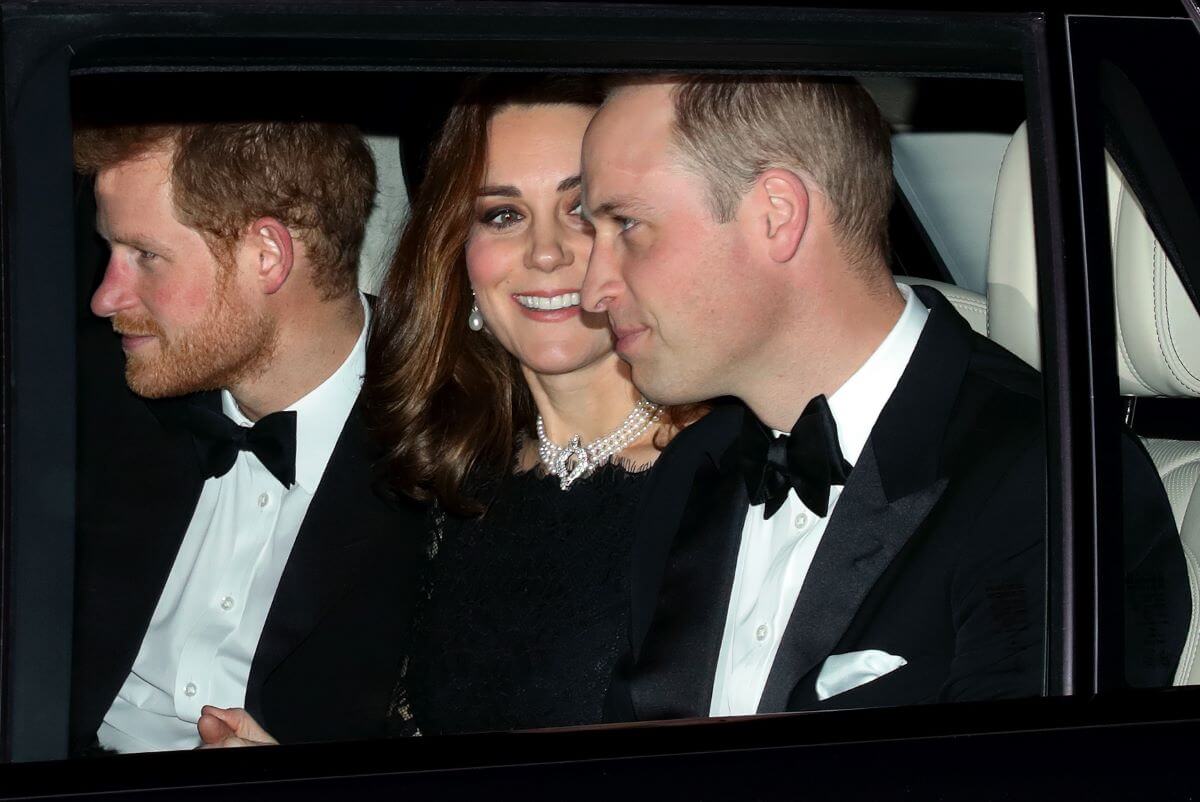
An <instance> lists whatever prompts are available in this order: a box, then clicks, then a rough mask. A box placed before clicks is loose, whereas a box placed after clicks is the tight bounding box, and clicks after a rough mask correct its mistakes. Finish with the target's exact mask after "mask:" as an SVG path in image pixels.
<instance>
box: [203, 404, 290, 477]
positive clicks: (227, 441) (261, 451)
mask: <svg viewBox="0 0 1200 802" xmlns="http://www.w3.org/2000/svg"><path fill="white" fill-rule="evenodd" d="M181 423H182V424H183V425H184V426H185V427H186V428H187V429H188V430H189V431H191V433H192V436H193V439H195V441H196V451H197V452H198V453H199V455H200V465H201V467H202V468H203V469H204V471H205V476H224V475H225V474H227V473H229V470H230V468H232V467H233V463H234V462H236V461H237V455H238V452H239V451H249V452H250V453H252V454H253V455H254V456H256V457H258V460H259V462H261V463H262V464H263V467H265V468H266V469H267V470H268V471H270V472H271V473H272V475H274V476H275V478H276V479H278V480H279V482H280V483H281V484H282V485H283V486H284V487H291V486H292V485H293V484H295V482H296V413H295V412H272V413H271V414H270V415H267V416H265V417H263V418H260V419H259V420H258V421H257V422H256V423H255V424H254V425H253V426H239V425H237V424H236V423H234V422H233V421H232V420H230V419H229V418H228V417H227V416H226V415H225V414H224V413H222V412H221V411H220V410H215V409H206V408H205V407H202V406H200V405H198V404H189V405H188V406H187V411H186V413H185V414H184V415H183V416H182V420H181Z"/></svg>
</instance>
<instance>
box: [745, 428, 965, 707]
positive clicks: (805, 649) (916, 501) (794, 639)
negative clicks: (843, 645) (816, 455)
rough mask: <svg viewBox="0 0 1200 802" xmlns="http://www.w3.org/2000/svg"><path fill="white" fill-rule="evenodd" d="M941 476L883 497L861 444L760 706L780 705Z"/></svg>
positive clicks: (838, 632) (842, 626)
mask: <svg viewBox="0 0 1200 802" xmlns="http://www.w3.org/2000/svg"><path fill="white" fill-rule="evenodd" d="M945 488H946V480H945V479H938V480H936V481H935V482H933V483H932V484H930V485H928V486H926V487H924V488H922V489H920V490H918V491H916V492H914V493H911V494H909V495H907V496H904V497H902V498H899V499H896V500H895V501H892V502H889V501H888V499H887V496H886V495H885V494H884V491H883V484H882V482H881V480H880V476H879V469H878V465H877V464H876V462H875V454H874V450H873V449H872V447H871V445H870V444H868V445H867V446H866V448H864V449H863V452H862V454H861V455H860V457H859V464H858V465H856V466H855V467H854V471H853V472H852V473H851V475H850V479H849V480H848V482H847V484H846V488H845V491H844V492H843V493H842V495H841V498H840V499H839V500H838V503H837V506H836V507H835V508H834V511H833V517H832V518H830V520H829V525H828V527H827V528H826V530H825V534H824V536H823V537H822V538H821V545H820V547H819V548H818V549H817V553H816V556H815V557H814V558H813V562H812V566H811V567H810V568H809V571H808V575H807V576H806V577H805V580H804V586H803V587H802V588H801V591H800V595H799V597H798V598H797V599H796V606H795V607H794V608H793V610H792V615H791V618H790V619H789V620H788V625H787V629H786V630H785V631H784V635H783V641H782V642H781V643H780V646H779V652H778V653H777V654H776V656H775V662H774V664H773V665H772V668H771V673H770V675H769V676H768V677H767V684H766V687H765V688H764V689H763V695H762V699H761V700H760V701H759V705H758V712H759V713H778V712H782V711H784V710H786V709H787V703H788V698H789V696H791V693H792V689H793V688H794V687H795V686H796V684H797V683H798V682H799V681H800V679H801V678H802V677H804V675H805V674H807V673H808V672H809V671H811V670H812V669H813V668H814V667H815V666H816V665H818V664H819V663H820V662H822V661H824V659H825V658H826V657H828V656H829V654H830V653H831V652H832V650H833V648H834V646H835V645H836V644H837V642H838V641H839V640H840V639H841V637H842V634H843V633H844V632H845V631H846V629H847V627H849V626H850V621H851V620H852V619H853V618H854V614H855V613H856V612H857V611H858V608H859V606H860V605H861V604H862V601H863V599H864V598H865V597H866V595H867V593H868V592H870V590H871V588H872V587H873V586H874V585H875V582H876V580H878V579H879V576H880V574H882V573H883V572H884V570H885V569H886V568H887V567H888V565H889V564H890V563H891V561H892V559H893V558H894V557H895V556H896V554H897V553H898V552H899V551H900V549H901V548H903V546H904V544H905V543H906V542H908V539H909V537H910V536H911V535H912V533H913V532H915V531H916V529H917V527H918V526H920V525H921V522H922V521H924V520H925V517H926V516H927V515H928V514H929V511H930V510H931V509H933V505H934V504H936V503H937V500H938V499H939V498H941V495H942V491H943V490H945Z"/></svg>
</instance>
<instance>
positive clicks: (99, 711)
mask: <svg viewBox="0 0 1200 802" xmlns="http://www.w3.org/2000/svg"><path fill="white" fill-rule="evenodd" d="M122 390H123V391H125V389H124V387H122ZM125 392H127V391H125ZM116 401H117V403H119V404H121V408H120V411H119V412H115V413H112V411H111V410H110V413H112V414H115V415H117V416H119V417H118V421H119V423H120V424H128V426H127V427H123V428H119V429H118V430H117V432H118V436H119V437H120V439H119V440H118V441H116V442H113V443H111V444H108V445H107V446H105V447H103V448H102V453H95V455H94V456H91V454H92V453H93V452H92V451H91V450H89V451H88V454H89V456H87V458H86V459H87V461H86V464H83V465H81V471H82V472H83V475H84V476H85V478H86V480H87V481H88V482H89V487H88V488H86V489H85V490H82V491H81V492H80V507H79V515H80V517H79V519H78V522H77V525H78V527H79V533H80V534H79V539H78V545H77V547H76V548H77V561H78V565H77V583H78V584H77V590H76V594H77V599H76V603H77V604H76V623H75V627H76V634H75V649H76V654H75V655H74V657H73V661H74V671H75V672H76V673H77V679H76V681H74V682H73V685H72V688H73V691H72V692H73V694H74V697H73V702H72V704H73V705H74V706H75V707H76V708H77V710H76V712H74V713H73V714H72V717H73V726H75V727H76V729H82V731H79V732H75V733H73V738H74V739H77V738H85V739H87V738H90V737H91V736H92V734H93V733H94V732H95V728H96V727H98V726H99V724H100V720H101V718H102V717H103V716H104V713H105V711H107V710H108V707H109V705H111V704H112V700H113V697H114V696H116V694H117V692H118V691H119V690H120V688H121V685H122V683H124V681H125V678H126V677H127V676H128V675H129V671H130V669H131V668H132V666H133V662H134V660H135V659H136V658H137V653H138V650H139V649H140V648H141V645H142V638H143V637H144V636H145V634H146V629H147V627H148V626H149V624H150V619H151V618H152V617H153V615H154V609H155V607H156V606H157V604H158V598H159V596H160V595H161V594H162V589H163V586H164V585H165V584H166V581H167V576H168V575H169V574H170V572H171V567H172V565H173V564H174V562H175V556H176V554H177V553H178V552H179V546H180V544H181V543H182V542H183V536H184V534H186V532H187V528H188V525H189V524H190V523H191V519H192V514H193V512H194V511H195V509H196V502H197V501H198V500H199V498H200V491H201V490H202V489H203V487H204V476H203V475H202V474H201V471H200V466H199V463H198V462H197V461H196V451H195V448H194V447H193V445H192V437H191V435H190V434H188V433H187V432H184V431H181V430H179V429H177V428H174V427H173V426H171V425H169V424H167V423H165V422H164V418H163V417H162V416H161V415H160V413H161V412H162V410H163V408H164V407H166V406H172V407H177V406H178V405H181V404H185V403H207V404H211V403H213V402H214V401H215V403H217V404H219V403H220V402H219V397H218V396H217V395H216V394H215V393H205V394H203V395H200V396H194V397H189V398H180V399H171V400H169V401H152V402H146V401H144V400H142V399H138V398H134V397H132V395H130V397H128V398H126V397H125V396H124V395H122V396H120V397H119V398H118V399H117V400H116ZM127 429H128V430H127ZM89 442H90V441H89ZM80 677H85V678H86V679H79V678H80ZM78 746H79V744H78V743H76V744H74V747H75V748H78Z"/></svg>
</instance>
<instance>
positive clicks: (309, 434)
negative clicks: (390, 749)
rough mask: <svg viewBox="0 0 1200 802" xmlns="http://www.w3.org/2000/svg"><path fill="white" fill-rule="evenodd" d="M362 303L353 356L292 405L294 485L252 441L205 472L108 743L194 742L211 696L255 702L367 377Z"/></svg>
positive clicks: (103, 733)
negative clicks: (278, 595) (315, 503)
mask: <svg viewBox="0 0 1200 802" xmlns="http://www.w3.org/2000/svg"><path fill="white" fill-rule="evenodd" d="M362 303H363V312H364V315H365V319H364V325H363V330H362V332H361V333H360V334H359V337H358V341H357V342H356V343H355V344H354V348H353V350H351V352H350V355H349V356H348V357H346V359H345V361H344V362H343V363H342V364H341V366H340V367H339V368H338V369H337V370H336V371H334V373H333V374H332V375H331V376H330V377H329V378H328V379H326V380H325V381H324V382H322V383H321V385H320V386H319V387H317V388H316V389H315V390H313V391H312V392H310V393H308V395H306V396H304V397H303V398H301V399H300V400H299V401H297V402H296V403H294V404H292V405H291V406H290V407H288V410H294V411H295V412H296V482H295V484H293V485H292V486H291V487H290V488H285V487H284V486H283V485H282V484H281V483H280V482H279V480H278V479H276V478H275V476H274V475H273V474H272V473H271V472H270V471H268V470H267V469H266V468H265V467H264V466H263V464H262V463H261V462H260V461H259V459H258V457H256V456H254V454H252V453H250V452H248V451H239V452H238V456H237V460H236V461H235V462H234V464H233V468H232V469H231V470H230V471H229V473H227V474H225V475H224V476H221V477H213V478H209V479H208V480H207V481H206V482H205V483H204V487H203V489H202V490H201V491H200V500H199V501H198V502H197V503H196V509H195V511H194V512H193V513H192V520H191V523H190V524H189V525H188V528H187V532H186V533H185V534H184V536H183V541H182V542H181V544H180V546H179V552H178V554H177V555H176V557H175V563H174V564H173V565H172V567H171V572H170V574H169V575H168V577H167V582H166V585H165V586H164V587H163V591H162V595H161V596H159V599H158V605H157V606H156V607H155V609H154V615H153V617H152V618H151V619H150V626H149V627H148V628H147V630H146V634H145V636H144V637H143V638H142V645H141V648H140V650H139V651H138V655H137V658H136V659H135V660H134V662H133V669H132V670H131V671H130V673H129V676H128V677H127V678H126V680H125V683H124V684H123V685H122V686H121V690H120V691H119V692H118V693H117V697H116V699H114V700H113V703H112V706H111V707H110V708H109V710H108V713H106V714H105V716H104V721H103V723H102V724H101V725H100V729H99V730H98V732H97V735H98V736H99V739H100V744H101V745H102V746H104V747H106V748H108V749H115V750H117V751H119V752H147V751H153V750H160V749H190V748H192V747H195V746H198V745H199V744H200V738H199V736H198V735H197V732H196V722H197V721H198V720H199V718H200V708H201V707H203V706H204V705H217V706H219V707H241V706H243V704H244V703H245V699H246V682H247V680H248V679H249V676H250V664H251V662H252V661H253V659H254V652H255V650H256V649H257V647H258V639H259V636H260V635H261V634H262V630H263V624H264V623H265V622H266V620H267V613H268V612H269V611H270V609H271V602H272V600H273V599H274V598H275V591H276V589H277V588H278V586H279V579H280V577H281V576H282V575H283V569H284V566H285V565H286V564H287V560H288V556H289V555H290V554H291V552H292V545H293V544H294V543H295V541H296V535H297V533H298V532H299V531H300V525H301V523H302V522H303V521H304V515H305V513H306V512H307V511H308V505H309V504H310V503H311V502H312V499H313V494H314V493H315V492H316V490H317V486H318V485H319V484H320V483H321V475H322V474H323V473H324V472H325V466H326V464H327V463H328V462H329V458H330V456H331V455H332V454H333V448H334V446H335V445H336V444H337V440H338V437H339V436H340V435H341V432H342V428H343V427H344V426H345V423H346V419H347V418H348V417H349V415H350V410H351V408H353V406H354V403H355V400H356V399H357V398H358V393H359V390H360V388H361V386H362V377H363V371H364V368H365V366H366V341H367V331H368V328H369V325H370V314H371V312H370V308H369V307H368V306H367V302H366V298H365V297H364V298H362ZM221 407H222V409H223V411H224V413H225V415H227V416H228V417H229V418H230V419H232V420H233V421H234V422H235V423H237V424H238V425H239V426H250V425H252V423H251V421H250V420H249V419H247V418H246V416H245V415H243V414H242V412H241V410H240V409H238V406H237V402H235V401H234V399H233V396H232V395H230V393H229V392H228V391H227V390H222V391H221ZM147 580H148V581H153V578H151V577H147ZM113 592H114V593H120V592H121V590H120V588H114V589H113ZM296 703H297V704H302V703H303V700H300V699H297V700H296Z"/></svg>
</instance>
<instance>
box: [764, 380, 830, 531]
mask: <svg viewBox="0 0 1200 802" xmlns="http://www.w3.org/2000/svg"><path fill="white" fill-rule="evenodd" d="M740 447H741V451H742V453H741V462H742V474H743V475H744V476H745V478H746V490H748V491H749V493H750V503H751V504H764V503H765V504H766V505H767V506H766V509H765V510H764V513H765V517H766V518H770V517H771V516H772V515H774V514H775V513H776V512H778V510H779V508H780V507H781V506H782V505H783V502H784V500H785V499H786V498H787V494H788V489H789V488H795V490H796V495H798V496H800V500H801V501H803V502H804V506H806V507H808V508H809V509H810V510H812V511H813V512H815V513H816V514H817V515H820V516H821V517H822V518H824V517H825V515H826V514H827V513H828V511H829V488H830V487H831V486H833V485H844V484H846V477H848V476H849V475H850V470H851V467H852V466H851V465H850V463H848V462H846V460H845V459H844V458H843V457H842V449H841V446H839V445H838V436H837V423H836V422H834V420H833V413H832V412H830V411H829V402H828V401H826V400H825V396H823V395H819V396H817V397H816V398H814V399H813V400H812V401H809V402H808V406H806V407H805V408H804V412H803V413H802V414H801V415H800V419H799V420H797V421H796V425H795V426H793V427H792V432H791V434H790V435H789V434H783V435H778V436H776V435H773V434H772V433H771V430H770V429H768V428H767V427H766V426H763V425H762V423H760V422H759V421H758V419H757V418H755V417H754V415H753V413H751V412H750V411H749V410H747V411H746V416H745V420H744V421H743V423H742V435H741V442H740Z"/></svg>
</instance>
